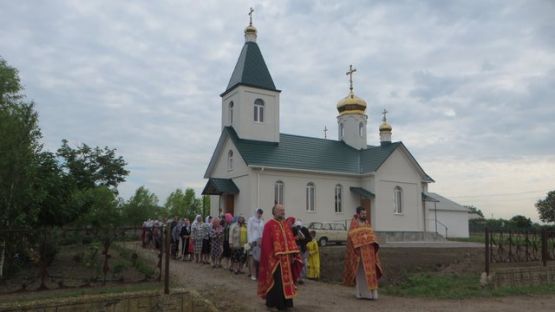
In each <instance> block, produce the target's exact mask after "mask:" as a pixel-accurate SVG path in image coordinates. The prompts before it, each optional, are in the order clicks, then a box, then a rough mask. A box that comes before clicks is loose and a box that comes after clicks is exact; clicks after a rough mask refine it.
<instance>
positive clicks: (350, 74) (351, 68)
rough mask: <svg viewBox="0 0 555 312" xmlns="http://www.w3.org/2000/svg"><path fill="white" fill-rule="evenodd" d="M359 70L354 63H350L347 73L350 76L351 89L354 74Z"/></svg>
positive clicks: (350, 88)
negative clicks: (354, 66)
mask: <svg viewBox="0 0 555 312" xmlns="http://www.w3.org/2000/svg"><path fill="white" fill-rule="evenodd" d="M356 71H357V69H356V68H353V65H349V71H348V72H347V73H345V74H346V75H347V76H349V90H351V91H353V74H354V73H355V72H356Z"/></svg>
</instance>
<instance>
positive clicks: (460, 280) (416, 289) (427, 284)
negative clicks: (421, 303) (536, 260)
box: [383, 273, 555, 299]
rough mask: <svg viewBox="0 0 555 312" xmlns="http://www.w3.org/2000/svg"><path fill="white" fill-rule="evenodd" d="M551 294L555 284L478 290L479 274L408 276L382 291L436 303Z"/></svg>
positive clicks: (418, 274) (481, 288)
mask: <svg viewBox="0 0 555 312" xmlns="http://www.w3.org/2000/svg"><path fill="white" fill-rule="evenodd" d="M554 291H555V285H554V284H551V285H538V286H518V287H499V288H491V287H481V286H480V276H479V275H478V274H462V275H454V274H452V275H439V274H423V273H417V274H412V275H409V276H408V277H407V278H406V279H405V280H404V281H403V282H401V283H399V284H396V285H389V286H386V287H385V288H383V292H384V293H386V294H388V295H394V296H402V297H426V298H435V299H469V298H476V297H503V296H511V295H532V294H549V293H553V292H554Z"/></svg>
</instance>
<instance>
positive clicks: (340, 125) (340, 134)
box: [339, 123, 345, 139]
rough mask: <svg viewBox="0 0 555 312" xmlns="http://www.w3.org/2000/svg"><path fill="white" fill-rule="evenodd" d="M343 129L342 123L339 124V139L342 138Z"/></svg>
mask: <svg viewBox="0 0 555 312" xmlns="http://www.w3.org/2000/svg"><path fill="white" fill-rule="evenodd" d="M344 131H345V130H344V129H343V124H342V123H341V124H339V139H343V135H344Z"/></svg>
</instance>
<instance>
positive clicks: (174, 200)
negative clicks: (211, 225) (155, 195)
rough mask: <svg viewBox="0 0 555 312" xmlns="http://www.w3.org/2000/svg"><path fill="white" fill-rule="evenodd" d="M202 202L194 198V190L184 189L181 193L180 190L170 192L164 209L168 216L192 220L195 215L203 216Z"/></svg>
mask: <svg viewBox="0 0 555 312" xmlns="http://www.w3.org/2000/svg"><path fill="white" fill-rule="evenodd" d="M202 204H203V203H202V200H201V199H199V198H196V195H195V190H193V189H192V188H187V189H185V192H183V191H182V190H180V189H176V190H175V191H174V192H172V193H171V194H170V195H169V196H168V199H167V200H166V203H165V204H164V207H165V208H166V209H167V211H168V213H169V214H170V216H176V215H177V216H179V217H186V218H189V219H193V218H194V217H195V215H197V214H203V211H202V208H203V207H202Z"/></svg>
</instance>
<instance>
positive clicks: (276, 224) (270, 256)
mask: <svg viewBox="0 0 555 312" xmlns="http://www.w3.org/2000/svg"><path fill="white" fill-rule="evenodd" d="M260 248H261V253H260V264H259V272H258V296H260V297H262V298H263V299H265V298H266V294H268V292H269V291H270V290H271V289H272V287H273V286H274V283H275V281H274V272H275V271H276V269H277V267H278V265H279V266H280V270H281V281H282V285H283V294H284V296H285V299H292V298H293V297H294V296H295V293H296V291H295V278H294V274H293V267H294V265H293V263H294V262H296V261H297V260H298V259H297V258H299V252H300V251H299V248H298V247H297V243H296V242H295V237H294V236H293V232H292V231H291V229H290V227H289V226H288V225H287V224H286V223H285V221H278V220H276V219H272V220H270V221H268V222H266V224H265V225H264V231H263V232H262V243H261V246H260Z"/></svg>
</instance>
